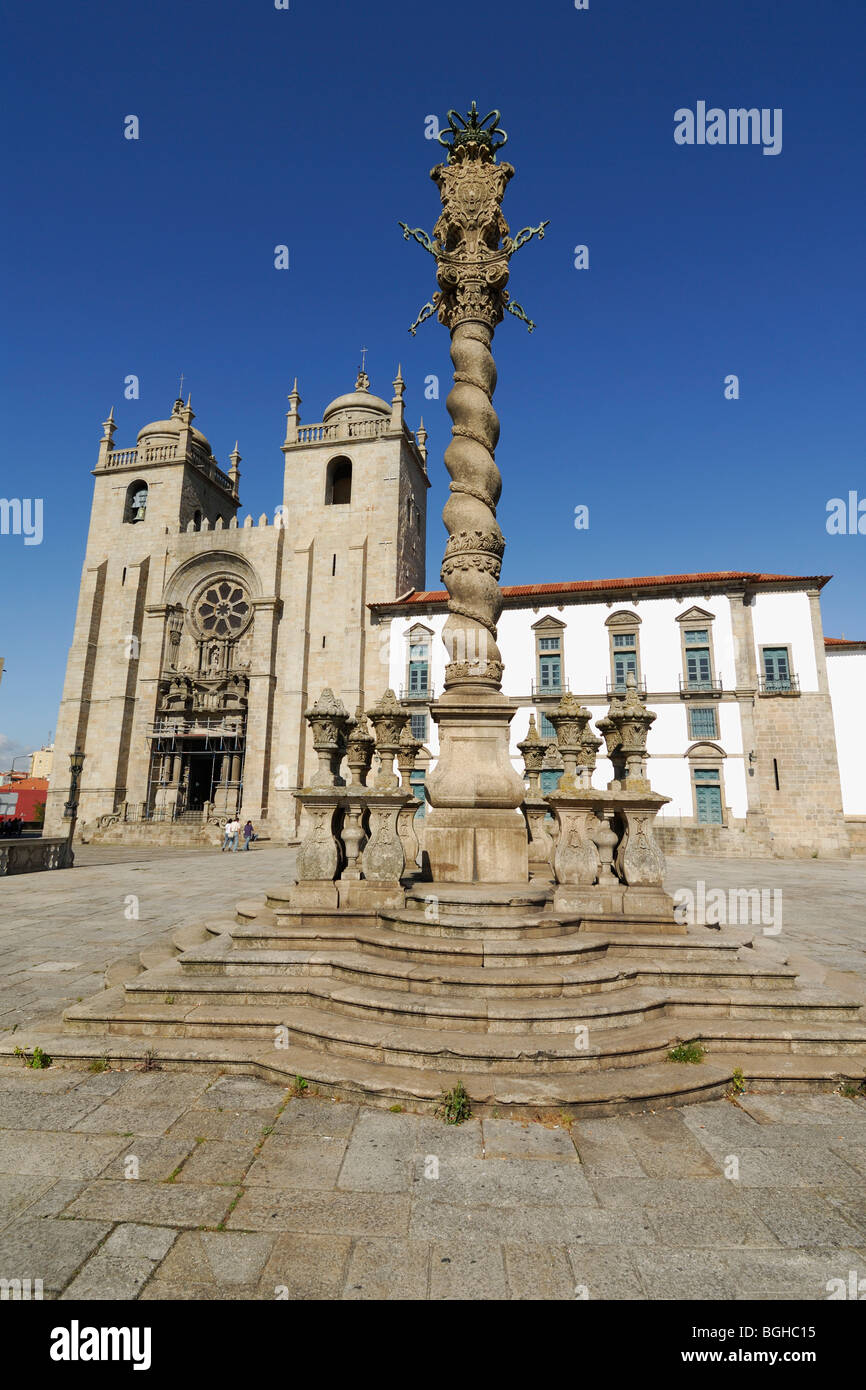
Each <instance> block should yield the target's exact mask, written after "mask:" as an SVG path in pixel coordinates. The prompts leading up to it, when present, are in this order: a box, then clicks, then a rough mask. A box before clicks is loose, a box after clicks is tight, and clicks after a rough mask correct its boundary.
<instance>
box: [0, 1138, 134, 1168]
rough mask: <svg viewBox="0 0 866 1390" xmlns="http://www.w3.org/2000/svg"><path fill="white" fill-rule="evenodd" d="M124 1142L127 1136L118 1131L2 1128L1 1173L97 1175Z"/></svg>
mask: <svg viewBox="0 0 866 1390" xmlns="http://www.w3.org/2000/svg"><path fill="white" fill-rule="evenodd" d="M123 1144H124V1141H123V1139H120V1138H118V1137H117V1136H115V1135H104V1134H76V1133H74V1132H70V1133H68V1134H65V1133H57V1134H50V1133H48V1134H39V1133H36V1132H35V1131H32V1130H3V1131H0V1173H31V1174H33V1176H34V1177H55V1178H95V1177H96V1176H97V1174H98V1173H101V1172H102V1170H103V1168H104V1167H105V1165H106V1163H108V1161H109V1159H111V1158H112V1157H113V1155H114V1154H116V1153H119V1152H120V1150H121V1148H122V1147H123Z"/></svg>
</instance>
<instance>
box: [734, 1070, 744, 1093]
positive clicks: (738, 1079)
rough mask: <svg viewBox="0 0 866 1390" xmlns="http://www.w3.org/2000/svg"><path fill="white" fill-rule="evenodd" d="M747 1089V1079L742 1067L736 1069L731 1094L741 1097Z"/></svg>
mask: <svg viewBox="0 0 866 1390" xmlns="http://www.w3.org/2000/svg"><path fill="white" fill-rule="evenodd" d="M745 1089H746V1078H745V1077H744V1076H743V1072H742V1069H741V1068H740V1067H734V1074H733V1076H732V1077H731V1094H732V1095H735V1096H741V1095H742V1094H743V1092H744V1091H745Z"/></svg>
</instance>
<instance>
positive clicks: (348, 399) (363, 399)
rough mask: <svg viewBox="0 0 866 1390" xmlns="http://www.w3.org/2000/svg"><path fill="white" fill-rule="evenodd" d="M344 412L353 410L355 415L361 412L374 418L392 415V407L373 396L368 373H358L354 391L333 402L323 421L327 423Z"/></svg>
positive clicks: (379, 397)
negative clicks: (333, 416)
mask: <svg viewBox="0 0 866 1390" xmlns="http://www.w3.org/2000/svg"><path fill="white" fill-rule="evenodd" d="M344 410H351V411H352V412H353V413H357V412H358V411H360V412H361V413H362V414H365V415H370V416H373V417H375V416H377V415H390V414H391V407H390V405H389V404H388V402H387V401H383V400H382V397H381V396H374V395H372V393H371V391H370V378H369V377H368V376H367V373H366V372H359V373H358V380H357V381H356V382H355V389H354V391H349V392H348V393H347V394H346V395H345V396H338V397H337V399H336V400H335V401H331V404H330V405H329V406H328V407H327V409H326V410H325V413H324V414H323V416H322V421H323V422H325V421H327V420H328V419H330V417H331V416H332V415H336V414H338V412H340V411H344Z"/></svg>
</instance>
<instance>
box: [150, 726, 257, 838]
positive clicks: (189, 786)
mask: <svg viewBox="0 0 866 1390" xmlns="http://www.w3.org/2000/svg"><path fill="white" fill-rule="evenodd" d="M244 743H245V740H244V737H243V735H238V734H236V735H228V734H205V735H203V736H202V737H198V738H196V737H194V736H193V737H184V736H182V735H177V734H174V735H168V734H163V735H161V736H157V737H155V738H154V740H153V749H152V757H151V777H150V787H149V789H148V800H147V807H148V812H147V813H148V817H149V818H153V819H180V818H182V817H185V816H186V817H189V818H190V819H191V818H192V817H194V816H201V815H203V814H205V813H207V812H212V813H213V814H215V815H232V814H234V813H235V812H237V811H239V810H240V806H241V800H242V793H243V764H244Z"/></svg>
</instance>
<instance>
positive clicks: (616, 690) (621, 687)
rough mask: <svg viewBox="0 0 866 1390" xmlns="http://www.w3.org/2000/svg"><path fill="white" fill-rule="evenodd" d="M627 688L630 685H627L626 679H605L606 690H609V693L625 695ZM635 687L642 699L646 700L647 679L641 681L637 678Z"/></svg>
mask: <svg viewBox="0 0 866 1390" xmlns="http://www.w3.org/2000/svg"><path fill="white" fill-rule="evenodd" d="M627 689H628V686H627V685H626V683H625V681H624V680H623V681H611V680H608V681H605V690H606V692H607V694H608V695H624V694H625V692H626V690H627ZM635 689H636V690H637V693H638V695H640V697H641V699H643V700H645V699H646V681H639V680H637V679H635Z"/></svg>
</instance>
